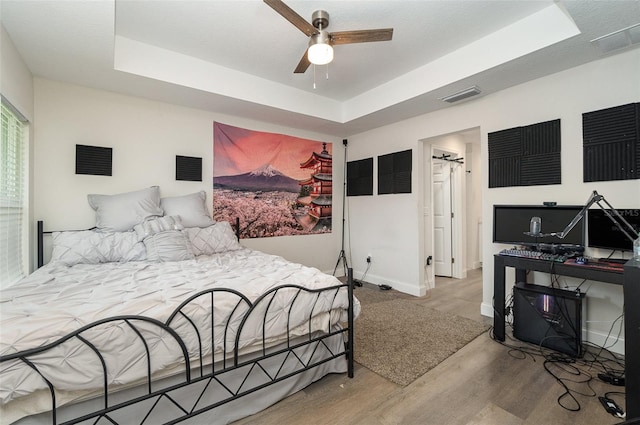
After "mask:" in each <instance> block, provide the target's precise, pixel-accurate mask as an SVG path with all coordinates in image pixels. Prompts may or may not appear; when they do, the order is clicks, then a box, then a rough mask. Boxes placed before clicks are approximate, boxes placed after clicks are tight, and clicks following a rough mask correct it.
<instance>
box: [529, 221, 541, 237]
mask: <svg viewBox="0 0 640 425" xmlns="http://www.w3.org/2000/svg"><path fill="white" fill-rule="evenodd" d="M540 230H542V219H541V218H540V217H531V222H529V236H534V237H537V236H540Z"/></svg>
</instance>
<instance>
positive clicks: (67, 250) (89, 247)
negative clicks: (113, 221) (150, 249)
mask: <svg viewBox="0 0 640 425" xmlns="http://www.w3.org/2000/svg"><path fill="white" fill-rule="evenodd" d="M52 240H53V252H52V253H51V261H52V262H54V261H57V262H61V263H63V264H66V265H67V266H73V265H75V264H98V263H111V262H127V261H143V260H145V259H146V257H147V253H146V250H145V247H144V244H143V243H142V242H139V241H138V237H137V235H136V234H135V232H118V233H114V232H97V231H93V230H82V231H79V232H53V233H52Z"/></svg>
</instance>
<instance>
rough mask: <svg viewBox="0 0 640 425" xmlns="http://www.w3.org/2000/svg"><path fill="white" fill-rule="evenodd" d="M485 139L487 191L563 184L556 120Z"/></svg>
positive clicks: (500, 133) (517, 128) (515, 129)
mask: <svg viewBox="0 0 640 425" xmlns="http://www.w3.org/2000/svg"><path fill="white" fill-rule="evenodd" d="M488 136H489V137H488V142H489V187H490V188H494V187H510V186H535V185H547V184H560V183H562V173H561V171H562V169H561V162H560V151H561V140H560V138H561V134H560V120H559V119H558V120H552V121H546V122H541V123H537V124H531V125H528V126H524V127H515V128H510V129H507V130H501V131H496V132H493V133H489V135H488Z"/></svg>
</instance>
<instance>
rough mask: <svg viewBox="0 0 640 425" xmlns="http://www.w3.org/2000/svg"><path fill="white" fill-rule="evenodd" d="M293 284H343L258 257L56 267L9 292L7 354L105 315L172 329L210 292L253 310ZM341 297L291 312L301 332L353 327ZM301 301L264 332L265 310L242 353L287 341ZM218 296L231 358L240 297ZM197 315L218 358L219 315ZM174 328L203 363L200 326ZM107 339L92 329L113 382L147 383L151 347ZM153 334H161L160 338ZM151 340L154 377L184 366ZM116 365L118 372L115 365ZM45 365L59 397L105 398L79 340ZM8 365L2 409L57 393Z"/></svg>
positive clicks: (273, 309)
mask: <svg viewBox="0 0 640 425" xmlns="http://www.w3.org/2000/svg"><path fill="white" fill-rule="evenodd" d="M283 284H295V285H300V286H304V287H306V288H322V287H328V286H335V285H339V284H340V282H339V281H338V280H337V279H336V278H335V277H333V276H329V275H326V274H324V273H321V272H320V271H319V270H317V269H314V268H310V267H305V266H302V265H300V264H295V263H290V262H288V261H286V260H284V259H283V258H281V257H277V256H273V255H268V254H264V253H261V252H258V251H252V250H249V249H242V250H238V251H229V252H225V253H222V254H216V255H211V256H205V255H202V256H199V257H196V259H194V260H188V261H179V262H167V263H150V262H129V263H106V264H99V265H88V264H79V265H75V266H73V267H67V266H63V265H59V264H58V265H56V264H49V265H47V266H45V267H43V268H41V269H40V270H38V271H36V272H35V273H33V274H32V275H31V276H29V277H27V278H26V279H24V280H23V281H21V282H19V283H18V284H16V285H14V286H12V287H10V288H8V289H6V290H3V291H2V293H1V295H0V312H1V317H0V330H1V332H2V334H1V338H0V355H7V354H10V353H14V352H18V351H23V350H26V349H29V348H34V347H39V346H42V345H45V344H48V343H52V342H54V341H56V340H57V339H58V338H60V337H62V336H64V335H66V334H68V333H69V332H71V331H74V330H76V329H78V328H79V327H81V326H83V325H86V324H89V323H92V322H94V321H96V320H99V319H103V318H105V317H112V316H118V315H144V316H147V317H152V318H155V319H158V320H160V321H163V322H164V321H165V320H166V319H167V318H168V317H169V315H170V314H171V313H172V312H173V311H174V310H175V308H176V307H177V306H178V305H179V304H180V303H181V302H182V301H184V300H185V299H186V298H187V297H189V296H190V295H192V294H194V293H197V292H199V291H201V290H204V289H208V288H212V287H219V288H229V289H235V290H237V291H239V292H241V293H243V294H244V295H246V296H247V297H248V298H249V299H250V300H251V301H252V302H253V301H254V300H255V299H256V298H258V297H259V296H260V295H261V294H263V293H265V292H266V291H268V290H269V289H271V288H274V287H276V286H280V285H283ZM334 295H335V292H334V291H332V293H331V294H325V295H323V296H321V297H320V298H319V299H318V301H317V302H315V304H312V305H314V307H305V306H303V303H302V301H303V298H306V299H310V300H312V303H313V300H314V299H315V298H313V297H314V296H311V295H308V294H302V295H299V296H298V299H296V301H295V305H296V306H297V307H296V308H293V309H291V310H292V316H291V319H290V323H291V324H290V328H291V329H292V330H293V332H291V333H292V334H306V333H307V332H308V331H309V323H311V328H312V330H316V329H324V330H327V329H328V328H329V327H330V326H332V325H334V324H336V323H339V322H343V321H346V319H347V313H346V309H347V307H348V298H347V291H346V289H344V288H343V289H341V290H340V291H338V294H337V296H336V297H335V299H334ZM294 296H295V294H294V293H293V292H291V291H289V293H288V294H287V293H285V294H284V295H283V296H279V298H278V299H275V300H274V301H273V302H272V303H271V305H270V307H269V314H268V315H267V319H266V321H265V322H266V327H264V328H263V326H262V321H263V316H264V310H262V311H260V312H256V313H259V314H256V317H254V318H252V321H250V322H249V323H248V324H247V325H245V327H244V328H243V331H242V334H241V338H240V341H241V343H240V347H239V348H241V349H243V350H245V351H251V349H252V348H251V347H256V348H254V349H258V348H261V346H262V343H261V341H262V333H263V330H266V334H267V335H268V336H269V338H268V342H273V343H275V342H277V340H278V339H279V338H281V337H283V336H286V334H287V325H286V320H287V318H288V317H289V315H288V313H287V310H288V308H287V305H290V304H291V300H292V299H293V297H294ZM216 297H218V298H219V299H218V300H216V304H215V305H216V307H215V308H216V324H215V331H214V332H213V334H214V337H213V339H214V341H213V346H214V347H215V352H216V353H222V350H223V344H224V337H223V332H222V331H221V329H222V328H221V325H220V324H219V323H218V321H219V318H224V320H227V319H229V317H230V314H231V309H233V307H234V306H235V305H236V302H237V299H234V298H233V297H231V296H226V295H220V296H218V295H216ZM264 304H265V306H266V305H267V303H264ZM190 309H191V310H190V312H191V313H193V314H196V315H198V314H199V315H200V316H199V317H200V318H199V319H198V320H202V322H203V324H202V326H203V328H202V330H204V332H201V336H200V337H201V338H202V339H203V346H204V350H205V351H204V353H203V354H204V355H205V356H206V355H207V354H209V355H210V354H211V349H210V347H211V345H212V344H211V332H210V325H208V324H207V323H206V321H207V320H208V319H207V318H208V317H209V313H208V312H207V311H202V312H199V311H198V310H199V309H203V310H206V306H205V303H204V301H203V302H202V303H195V305H194V306H192V307H190ZM243 309H244V310H243ZM354 309H355V314H356V316H357V314H358V313H359V311H360V305H359V303H358V301H357V300H354ZM224 310H227V311H226V312H225V311H224ZM240 310H242V311H245V310H246V308H244V307H242V308H241V309H240ZM240 310H238V311H236V313H234V315H232V316H231V320H230V321H231V322H232V323H234V324H235V325H234V326H236V327H237V324H238V323H239V322H240V315H239V314H238V313H239V312H240V313H241V312H242V311H240ZM310 317H312V319H311V320H309V318H310ZM174 327H176V328H177V329H178V332H179V333H180V335H181V337H182V338H184V339H185V342H186V344H187V347H188V350H189V355H190V356H191V357H192V358H197V356H198V341H197V337H196V335H195V332H193V331H192V330H191V328H190V325H188V323H187V322H186V321H184V320H182V321H181V322H180V321H178V322H177V323H176V325H175V326H174ZM207 327H208V328H209V331H207ZM123 328H124V329H123ZM144 328H145V326H143V329H144ZM100 332H102V333H98V331H92V333H89V334H88V335H89V336H90V337H91V338H92V341H94V342H95V344H96V345H97V346H98V347H99V348H100V350H101V351H103V352H104V353H105V355H106V356H107V360H108V361H109V362H110V366H109V371H108V380H109V382H110V384H111V383H113V384H126V383H130V382H136V381H139V380H140V379H142V378H144V377H145V376H146V357H145V356H144V348H143V347H142V346H141V344H140V343H139V342H137V339H136V337H135V335H133V334H132V333H131V332H129V331H128V330H127V326H123V325H122V324H121V323H120V324H118V325H117V326H116V325H113V326H109V327H106V329H104V330H101V331H100ZM149 332H150V333H151V334H152V333H153V332H156V331H155V330H149ZM234 337H235V330H234V331H232V332H231V333H229V334H228V335H227V338H226V339H227V345H226V351H227V353H229V352H230V351H231V350H232V349H233V345H232V344H233V341H234ZM150 341H151V344H150V345H151V347H150V348H151V350H152V355H153V358H154V363H153V364H152V368H153V370H154V371H158V370H162V369H164V368H168V367H171V365H172V364H174V363H175V362H176V361H177V362H179V361H180V355H179V354H180V353H179V351H178V350H176V346H175V344H173V342H172V338H170V337H169V335H168V334H167V333H166V332H160V333H158V335H156V336H155V337H151V338H150ZM221 356H222V354H220V357H221ZM216 358H219V357H218V356H217V357H216ZM111 362H113V364H114V366H111ZM5 363H6V364H5ZM39 364H40V365H41V366H40V367H41V369H42V370H43V372H44V373H45V374H46V375H47V376H48V377H50V379H52V380H54V381H55V385H56V387H57V388H59V389H62V390H65V391H69V390H78V389H82V390H95V389H99V388H101V387H102V384H103V381H102V376H101V375H102V373H101V366H100V363H99V361H98V359H97V357H96V356H95V354H93V353H92V352H91V350H90V349H89V348H87V347H86V346H83V345H82V344H80V343H78V342H69V343H66V344H65V345H63V346H62V347H59V348H57V349H56V350H55V351H54V352H53V353H52V354H50V355H46V356H40V361H39ZM0 367H1V369H0V404H2V405H6V404H7V403H9V402H10V401H11V400H13V399H16V398H20V397H22V396H24V395H27V394H30V393H32V392H34V391H36V390H42V389H46V388H47V387H46V384H45V383H44V382H43V380H42V379H41V378H40V377H39V376H38V375H37V374H35V373H33V371H32V370H31V369H30V368H29V367H27V366H25V365H24V364H23V363H22V362H20V361H17V360H16V361H10V362H4V363H3V364H2V365H0ZM5 407H6V406H5Z"/></svg>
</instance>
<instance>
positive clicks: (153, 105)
mask: <svg viewBox="0 0 640 425" xmlns="http://www.w3.org/2000/svg"><path fill="white" fill-rule="evenodd" d="M35 115H36V117H37V120H36V123H35V126H34V130H35V155H34V165H35V176H34V177H35V185H34V195H35V202H34V214H35V219H36V220H44V221H45V229H46V230H70V229H83V228H90V227H92V226H93V225H94V223H95V216H94V212H93V210H92V209H91V208H90V207H89V205H88V203H87V194H89V193H100V194H115V193H120V192H128V191H133V190H138V189H141V188H144V187H148V186H152V185H158V186H160V191H161V195H162V196H173V195H180V194H187V193H192V192H196V191H199V190H205V191H206V192H207V203H208V205H209V208H210V209H211V202H212V198H211V197H212V193H213V189H212V186H213V185H212V181H213V123H214V121H219V122H223V123H225V124H230V125H235V126H239V127H245V128H249V129H253V130H260V131H269V132H278V133H283V134H289V135H294V136H298V137H305V138H309V139H314V140H321V141H327V142H333V143H334V160H335V162H336V163H337V164H341V163H342V161H343V150H342V149H338V148H337V147H338V146H340V147H342V144H341V142H340V141H338V140H332V138H330V137H327V136H326V135H322V134H317V133H310V132H305V131H301V130H295V129H292V128H286V127H280V126H274V125H271V124H268V123H262V122H256V121H249V120H244V119H239V118H237V117H233V116H225V115H219V114H214V113H211V112H208V111H202V110H196V109H189V108H184V107H180V106H175V105H170V104H164V103H160V102H154V101H148V100H144V99H140V98H135V97H130V96H124V95H120V94H115V93H110V92H105V91H100V90H94V89H89V88H85V87H80V86H76V85H70V84H66V83H60V82H54V81H50V80H44V79H40V78H36V79H35ZM76 144H87V145H92V146H105V147H112V148H113V176H109V177H107V176H91V175H76V174H75V145H76ZM176 155H186V156H196V157H202V158H203V161H202V168H203V176H202V178H203V181H202V182H187V181H176V180H175V156H176ZM342 179H343V177H342V169H341V167H335V168H334V182H341V181H342ZM341 191H342V187H341V186H340V185H338V184H336V185H334V210H335V211H340V210H341V208H342V192H341ZM340 226H341V220H340V219H334V221H333V233H331V234H324V235H311V236H293V237H276V238H264V239H256V240H242V244H243V245H245V246H248V247H250V248H255V249H260V250H263V251H265V252H269V253H273V254H277V255H281V256H283V257H285V258H287V259H289V260H292V261H296V262H300V263H302V264H305V265H309V266H313V267H317V268H319V269H321V270H323V271H329V270H330V271H331V272H332V271H333V266H334V264H335V259H336V258H337V255H338V252H339V249H340Z"/></svg>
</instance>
